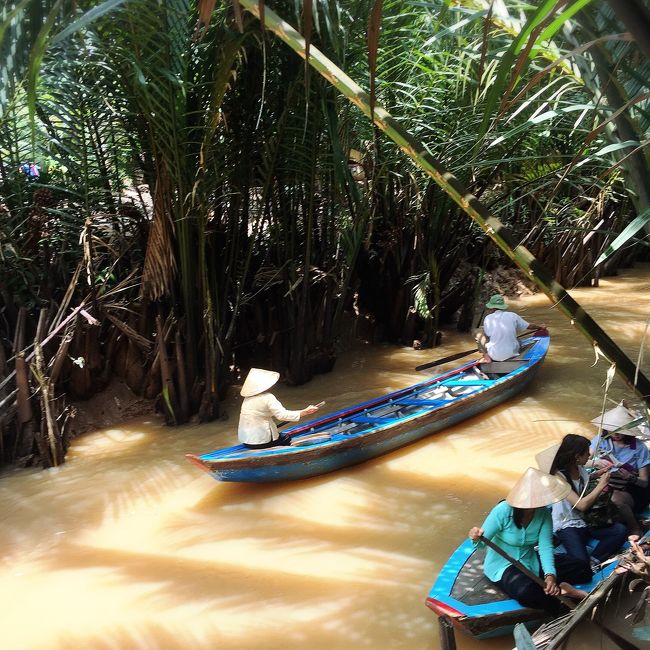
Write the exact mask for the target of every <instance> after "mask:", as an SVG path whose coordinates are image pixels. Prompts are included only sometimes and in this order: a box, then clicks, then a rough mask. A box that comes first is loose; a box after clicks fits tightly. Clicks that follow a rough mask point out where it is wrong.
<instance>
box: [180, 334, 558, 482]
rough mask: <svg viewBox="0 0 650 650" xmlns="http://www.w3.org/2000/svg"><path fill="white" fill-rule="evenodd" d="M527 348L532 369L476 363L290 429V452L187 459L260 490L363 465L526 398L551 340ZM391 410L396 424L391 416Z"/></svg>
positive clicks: (230, 452) (241, 449) (244, 451)
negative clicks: (480, 371)
mask: <svg viewBox="0 0 650 650" xmlns="http://www.w3.org/2000/svg"><path fill="white" fill-rule="evenodd" d="M526 343H532V344H533V345H532V346H531V347H530V348H529V349H528V350H527V352H526V353H525V354H524V360H525V362H526V363H525V364H524V365H522V366H521V367H519V368H517V369H515V370H514V371H513V372H511V373H509V374H507V375H503V376H502V377H499V378H497V379H488V380H485V379H480V378H478V377H476V375H474V374H471V375H470V374H466V373H469V372H470V371H472V369H473V367H474V366H476V364H477V363H478V362H477V361H473V362H469V363H466V364H464V365H463V366H461V367H460V368H457V369H456V370H453V371H450V372H447V373H443V374H440V375H437V376H435V377H432V378H430V379H427V380H425V381H423V382H420V383H418V384H414V385H413V386H409V387H407V388H404V389H401V390H399V391H395V392H393V393H390V394H388V395H385V396H382V397H379V398H375V399H373V400H369V401H367V402H364V403H361V404H357V405H354V406H352V407H349V408H346V409H342V410H340V411H336V412H334V413H331V414H328V415H327V416H324V417H321V418H318V419H316V420H313V421H311V422H307V423H306V424H303V425H299V426H295V427H292V428H290V429H287V430H286V432H287V433H288V434H289V435H291V436H292V437H293V438H294V439H295V440H296V444H295V445H293V446H291V447H275V448H271V449H265V450H260V451H257V452H252V451H251V450H250V449H248V448H246V447H245V446H244V445H235V446H233V447H228V448H225V449H218V450H215V451H213V452H210V453H208V454H204V455H202V456H200V457H196V456H191V455H188V458H189V460H191V461H192V462H194V463H195V464H197V466H199V467H201V469H203V470H204V471H207V472H208V473H210V474H211V475H212V476H213V477H214V478H215V479H217V480H220V481H239V482H254V483H267V482H274V481H282V480H296V479H302V478H309V477H311V476H317V475H320V474H325V473H329V472H333V471H336V470H338V469H342V468H344V467H348V466H350V465H356V464H359V463H362V462H364V461H366V460H370V459H372V458H376V457H377V456H380V455H382V454H385V453H388V452H390V451H393V450H395V449H398V448H400V447H403V446H405V445H408V444H411V443H412V442H415V441H416V440H419V439H421V438H423V437H425V436H428V435H431V434H432V433H436V432H438V431H441V430H443V429H445V428H447V427H450V426H453V425H454V424H457V423H458V422H461V421H463V420H465V419H467V418H470V417H472V416H474V415H477V414H479V413H481V412H483V411H485V410H486V409H489V408H492V407H493V406H495V405H497V404H500V403H501V402H504V401H505V400H507V399H510V398H511V397H512V396H514V395H516V394H517V393H519V392H521V391H522V390H523V389H524V388H525V387H526V386H527V385H528V384H529V383H530V381H531V380H532V379H533V377H534V375H535V374H536V372H537V370H538V368H539V365H540V362H541V361H542V360H543V359H544V356H545V355H546V352H547V350H548V347H549V339H548V337H531V338H530V339H527V340H526V341H524V342H523V344H526ZM440 387H444V388H445V390H447V391H448V396H447V397H445V398H444V399H435V398H433V399H432V398H430V397H428V396H429V395H431V394H432V393H431V391H432V390H433V389H434V388H435V389H438V388H440ZM459 387H464V388H466V389H467V390H466V391H463V394H459V395H456V394H454V393H451V392H449V391H454V390H457V389H459ZM422 394H423V395H424V397H423V398H422V399H420V398H419V397H418V396H419V395H422ZM434 395H437V393H435V392H434ZM420 407H421V408H420ZM392 408H394V409H395V410H394V413H395V414H396V417H390V416H391V415H392V413H386V412H385V410H386V409H388V410H389V411H390V410H391V409H392ZM341 427H351V428H352V429H351V430H347V429H342V428H341ZM321 434H324V435H323V436H322V438H323V439H322V441H316V442H314V443H307V445H304V446H299V444H298V443H299V442H300V441H301V440H302V438H307V436H315V437H316V438H317V437H318V436H319V435H321Z"/></svg>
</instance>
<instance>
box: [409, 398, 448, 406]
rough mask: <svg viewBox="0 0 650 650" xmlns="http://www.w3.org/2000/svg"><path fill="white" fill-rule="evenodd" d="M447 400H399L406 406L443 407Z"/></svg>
mask: <svg viewBox="0 0 650 650" xmlns="http://www.w3.org/2000/svg"><path fill="white" fill-rule="evenodd" d="M446 402H447V400H444V399H418V398H417V397H406V398H404V399H401V400H399V403H400V404H403V405H404V406H442V404H445V403H446Z"/></svg>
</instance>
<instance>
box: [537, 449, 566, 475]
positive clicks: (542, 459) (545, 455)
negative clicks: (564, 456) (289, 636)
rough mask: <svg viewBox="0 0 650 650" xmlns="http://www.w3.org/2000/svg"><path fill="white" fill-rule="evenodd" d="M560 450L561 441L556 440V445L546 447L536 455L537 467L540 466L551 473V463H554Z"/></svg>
mask: <svg viewBox="0 0 650 650" xmlns="http://www.w3.org/2000/svg"><path fill="white" fill-rule="evenodd" d="M559 450H560V443H559V442H556V443H555V444H554V445H551V446H550V447H548V448H546V449H544V451H540V452H539V454H537V455H536V456H535V462H536V463H537V467H539V469H540V470H542V472H544V473H545V474H550V473H551V465H552V464H553V461H554V460H555V456H557V452H558V451H559Z"/></svg>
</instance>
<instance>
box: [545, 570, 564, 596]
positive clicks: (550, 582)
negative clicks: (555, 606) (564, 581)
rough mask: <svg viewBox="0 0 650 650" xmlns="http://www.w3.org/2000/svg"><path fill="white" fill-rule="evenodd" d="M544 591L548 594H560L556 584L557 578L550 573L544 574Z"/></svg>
mask: <svg viewBox="0 0 650 650" xmlns="http://www.w3.org/2000/svg"><path fill="white" fill-rule="evenodd" d="M544 593H545V594H548V595H549V596H559V595H560V588H559V587H558V586H557V578H556V577H555V576H554V575H552V574H550V573H548V574H547V575H545V576H544Z"/></svg>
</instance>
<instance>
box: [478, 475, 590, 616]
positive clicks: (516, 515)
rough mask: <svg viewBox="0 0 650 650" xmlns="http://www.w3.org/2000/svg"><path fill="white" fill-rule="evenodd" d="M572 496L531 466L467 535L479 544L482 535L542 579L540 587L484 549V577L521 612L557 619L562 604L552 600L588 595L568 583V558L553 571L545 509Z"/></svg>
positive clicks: (559, 482) (557, 481) (550, 525)
mask: <svg viewBox="0 0 650 650" xmlns="http://www.w3.org/2000/svg"><path fill="white" fill-rule="evenodd" d="M570 491H571V488H570V487H569V485H568V483H567V482H566V481H563V480H562V479H560V478H559V477H557V476H551V475H550V474H545V473H544V472H542V471H540V470H538V469H535V468H533V467H529V468H528V469H527V470H526V472H525V473H524V474H523V476H522V477H521V478H520V479H519V480H518V481H517V483H516V484H515V485H514V487H513V488H512V490H510V493H509V494H508V496H507V497H506V500H505V501H501V502H500V503H498V504H497V505H496V506H495V507H494V508H493V509H492V511H491V512H490V514H489V515H488V516H487V519H486V520H485V522H484V523H483V526H482V527H481V528H479V527H476V526H475V527H474V528H472V529H471V530H470V531H469V537H470V539H471V540H472V541H473V542H474V543H480V537H481V536H484V537H486V538H487V539H489V540H491V541H492V542H494V543H495V544H496V545H497V546H500V547H501V548H502V549H503V550H504V551H505V552H506V553H507V554H508V555H509V556H511V557H512V558H513V559H515V560H518V561H519V562H520V563H521V564H523V565H524V566H525V567H526V568H527V569H528V570H529V571H531V572H532V573H534V574H535V575H538V576H540V578H541V577H542V576H543V578H544V587H543V588H542V586H541V585H539V584H538V583H536V582H535V581H533V580H531V578H529V577H528V576H526V575H524V574H523V573H522V572H521V571H519V569H517V568H516V567H515V566H514V565H513V564H512V563H511V562H509V561H508V560H506V559H505V558H503V557H502V556H501V555H499V554H498V553H497V552H496V551H494V550H492V549H491V548H488V549H487V552H486V555H485V563H484V567H483V572H484V573H485V575H486V576H487V577H488V578H489V579H490V580H492V582H494V583H496V584H497V586H498V587H499V588H500V589H501V590H502V591H504V592H505V593H506V594H507V595H508V596H510V597H511V598H514V599H515V600H516V601H518V602H519V603H520V604H521V605H523V606H524V607H532V608H534V609H543V610H546V611H548V612H551V613H553V614H556V613H557V612H559V611H560V610H561V609H562V604H561V603H560V601H559V600H558V599H557V598H555V596H559V595H560V593H563V594H565V595H567V596H570V597H573V598H578V599H581V598H584V596H585V595H586V594H585V592H583V591H580V590H578V589H575V588H574V587H572V586H571V585H570V584H568V583H567V582H566V580H567V579H572V578H571V577H570V576H571V575H572V573H573V569H574V563H573V562H572V561H571V560H570V559H569V558H567V556H564V560H565V562H563V563H562V567H558V569H557V570H556V564H555V556H554V555H553V521H552V519H551V511H550V510H549V509H548V508H546V507H545V506H548V505H550V504H552V503H556V502H558V501H561V500H562V499H564V498H566V496H567V495H568V493H569V492H570ZM536 546H537V547H538V550H536V549H535V547H536ZM558 573H559V574H560V575H559V576H558Z"/></svg>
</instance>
